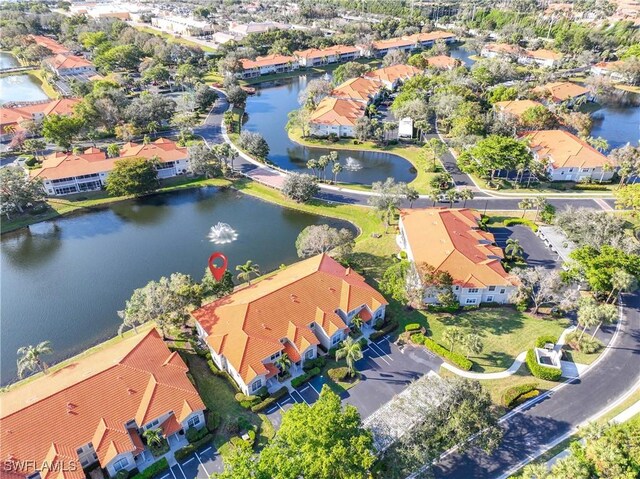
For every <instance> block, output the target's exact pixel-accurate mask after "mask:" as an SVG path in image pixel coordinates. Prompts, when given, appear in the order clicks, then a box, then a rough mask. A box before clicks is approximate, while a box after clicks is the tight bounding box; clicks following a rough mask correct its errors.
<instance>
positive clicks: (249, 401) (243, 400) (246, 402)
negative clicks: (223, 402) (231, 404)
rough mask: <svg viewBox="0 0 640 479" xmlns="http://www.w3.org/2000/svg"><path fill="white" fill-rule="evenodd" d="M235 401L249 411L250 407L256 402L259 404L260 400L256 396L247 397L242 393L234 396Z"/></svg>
mask: <svg viewBox="0 0 640 479" xmlns="http://www.w3.org/2000/svg"><path fill="white" fill-rule="evenodd" d="M235 398H236V401H238V402H239V403H240V405H241V406H242V407H244V408H247V409H249V408H250V407H251V406H254V405H255V404H257V403H258V402H260V398H259V397H258V396H253V395H252V396H247V395H246V394H243V393H236V395H235Z"/></svg>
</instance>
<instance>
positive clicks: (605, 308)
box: [591, 304, 618, 338]
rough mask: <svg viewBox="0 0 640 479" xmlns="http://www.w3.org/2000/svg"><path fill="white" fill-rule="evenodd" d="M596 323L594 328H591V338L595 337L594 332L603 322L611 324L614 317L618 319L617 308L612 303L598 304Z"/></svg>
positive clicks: (614, 319)
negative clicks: (597, 320)
mask: <svg viewBox="0 0 640 479" xmlns="http://www.w3.org/2000/svg"><path fill="white" fill-rule="evenodd" d="M597 317H598V319H599V320H600V321H599V322H598V325H597V326H596V329H594V330H593V334H592V335H591V337H592V338H595V337H596V333H597V332H598V330H599V329H600V327H601V326H602V325H603V324H605V323H606V324H611V323H615V321H616V319H618V308H616V307H615V306H614V305H613V304H601V305H599V306H598V314H597Z"/></svg>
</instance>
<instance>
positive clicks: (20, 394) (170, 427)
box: [0, 329, 205, 479]
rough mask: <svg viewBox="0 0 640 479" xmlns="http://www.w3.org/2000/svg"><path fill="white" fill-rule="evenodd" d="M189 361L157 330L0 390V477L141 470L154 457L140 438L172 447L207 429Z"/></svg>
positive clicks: (58, 478)
mask: <svg viewBox="0 0 640 479" xmlns="http://www.w3.org/2000/svg"><path fill="white" fill-rule="evenodd" d="M187 371H188V369H187V365H186V364H185V363H184V361H183V360H182V359H181V358H180V356H179V355H178V353H177V352H171V351H170V350H169V348H167V346H166V345H165V343H164V341H163V340H162V337H161V336H160V334H159V333H158V331H157V330H156V329H150V330H148V331H146V332H141V333H138V334H135V335H133V336H131V337H129V338H126V339H124V340H122V341H120V342H117V343H115V344H106V345H104V346H103V347H102V348H101V349H99V350H98V351H97V352H94V353H91V354H88V355H85V356H82V357H81V358H79V359H75V360H72V362H71V363H69V364H67V365H66V366H64V367H62V368H61V369H58V370H55V371H52V372H50V373H49V374H46V375H43V376H40V377H38V378H36V379H34V380H32V381H29V382H27V383H26V384H24V385H19V386H16V387H14V388H12V389H11V390H10V391H8V392H5V393H3V395H2V410H1V411H0V430H2V439H1V440H0V449H1V454H2V460H3V463H2V477H7V478H9V479H19V478H24V479H27V478H28V479H84V478H85V477H89V473H88V472H86V470H90V469H93V468H94V467H96V466H99V467H101V468H103V469H105V470H106V471H107V473H108V474H109V475H110V476H115V475H116V474H117V472H118V471H121V470H128V471H131V470H134V469H137V470H138V471H143V470H144V469H146V468H147V467H148V466H149V465H151V464H152V463H153V462H154V461H155V459H154V458H153V456H152V454H151V452H150V451H149V450H148V448H147V447H146V446H145V444H144V442H143V439H142V435H143V433H144V431H146V430H148V429H159V430H160V431H161V433H162V435H163V436H164V437H165V438H166V439H167V441H168V443H169V446H170V448H171V450H173V451H175V450H177V449H178V448H180V447H183V446H185V445H187V444H188V442H187V440H186V437H185V431H186V430H187V429H189V428H197V429H200V428H202V427H204V426H205V418H204V410H205V405H204V403H203V402H202V399H201V398H200V396H199V395H198V392H197V391H196V389H195V388H194V387H193V385H192V384H191V382H190V381H189V379H188V377H187Z"/></svg>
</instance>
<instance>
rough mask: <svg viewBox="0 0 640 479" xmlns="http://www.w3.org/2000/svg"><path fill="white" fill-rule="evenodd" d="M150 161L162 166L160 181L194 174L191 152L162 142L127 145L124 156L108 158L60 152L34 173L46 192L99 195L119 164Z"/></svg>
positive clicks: (91, 150) (97, 153)
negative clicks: (127, 159)
mask: <svg viewBox="0 0 640 479" xmlns="http://www.w3.org/2000/svg"><path fill="white" fill-rule="evenodd" d="M140 157H141V158H147V159H149V160H151V159H153V160H156V161H157V162H158V166H157V169H158V178H160V179H164V178H171V177H174V176H178V175H183V174H186V173H189V172H190V171H191V168H190V165H189V151H188V149H187V148H186V147H182V146H178V144H177V143H175V142H173V141H171V140H167V139H165V138H159V139H158V140H156V141H154V142H153V143H148V144H139V143H131V142H129V143H125V144H124V145H122V148H121V150H120V155H119V156H118V157H115V158H107V157H106V155H105V153H104V151H102V150H99V149H98V148H88V149H87V150H85V151H84V152H82V153H79V154H73V153H63V152H56V153H53V154H51V155H49V156H47V157H46V158H45V159H44V161H43V162H42V167H41V168H39V169H37V170H31V171H30V174H31V176H32V177H33V178H41V179H42V180H43V183H44V189H45V192H46V193H47V194H48V195H51V196H61V195H68V194H73V193H78V192H82V191H95V190H100V189H102V188H104V187H105V185H106V180H107V177H108V176H109V172H110V171H111V170H112V169H113V167H114V164H115V162H116V161H117V160H121V159H124V158H140Z"/></svg>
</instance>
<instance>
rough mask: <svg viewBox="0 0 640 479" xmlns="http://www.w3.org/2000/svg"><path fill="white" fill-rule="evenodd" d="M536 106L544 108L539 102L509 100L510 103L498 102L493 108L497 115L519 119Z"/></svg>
mask: <svg viewBox="0 0 640 479" xmlns="http://www.w3.org/2000/svg"><path fill="white" fill-rule="evenodd" d="M537 106H544V105H543V104H542V103H540V102H539V101H535V100H511V101H498V102H496V103H495V104H494V105H493V107H494V108H495V110H496V111H497V112H499V113H502V114H506V115H511V116H514V117H516V118H520V117H521V116H522V114H523V113H524V112H525V111H527V110H529V109H530V108H535V107H537Z"/></svg>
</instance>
